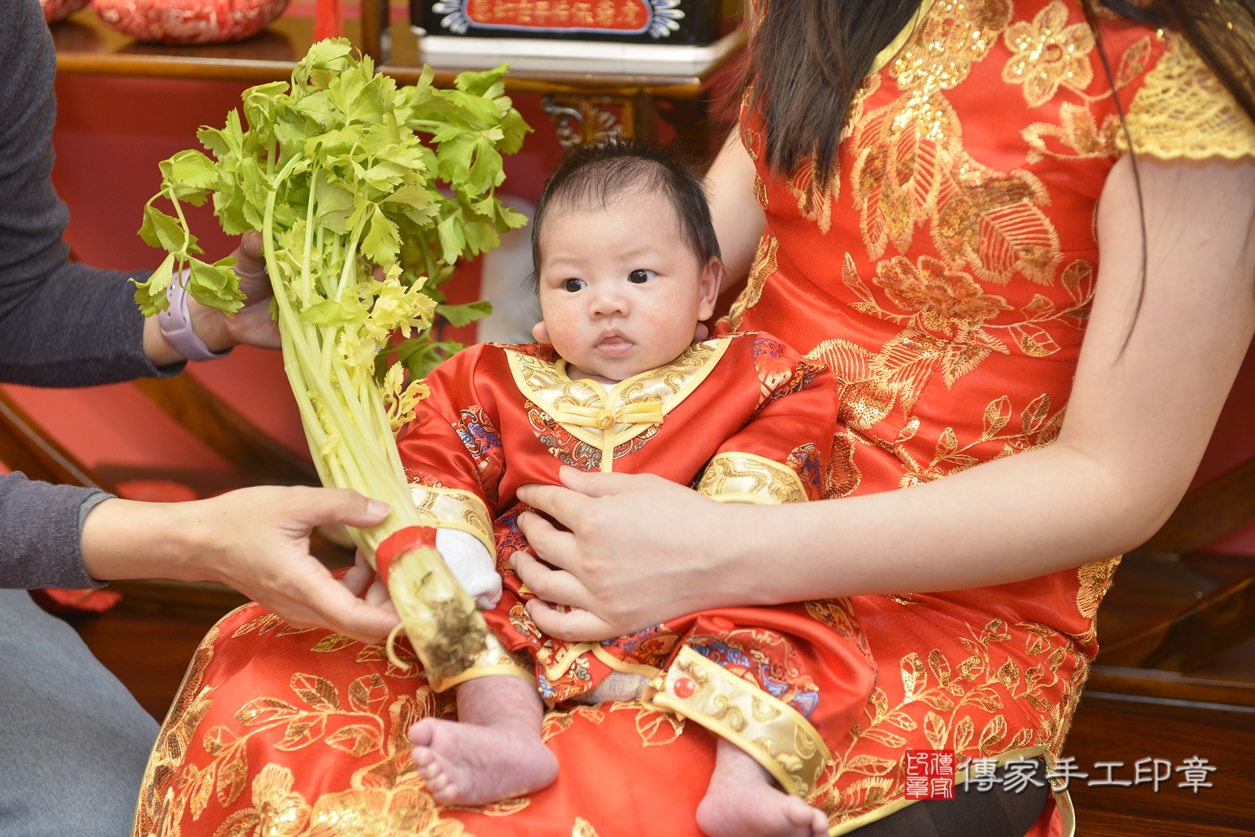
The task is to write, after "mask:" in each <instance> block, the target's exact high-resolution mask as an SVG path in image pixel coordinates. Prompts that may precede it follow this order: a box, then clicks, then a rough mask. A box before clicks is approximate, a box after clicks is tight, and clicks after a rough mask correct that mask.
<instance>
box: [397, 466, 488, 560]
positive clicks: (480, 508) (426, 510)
mask: <svg viewBox="0 0 1255 837" xmlns="http://www.w3.org/2000/svg"><path fill="white" fill-rule="evenodd" d="M410 497H411V498H413V500H414V508H415V509H417V510H418V516H419V517H420V518H421V519H422V521H423V525H425V526H435V527H436V528H438V529H460V530H461V531H463V532H469V533H470V534H472V535H474V536H475V537H476V538H478V539H479V542H480V543H482V544H483V545H484V546H485V547H487V548H488V554H489V555H491V556H492V558H493V560H494V561H496V560H497V545H496V543H495V542H494V541H493V538H492V518H491V517H490V516H489V514H488V507H487V506H486V505H484V501H483V500H481V499H479V498H478V497H476V496H475V495H474V494H471V493H470V492H469V491H459V490H458V489H456V488H432V487H431V486H429V485H417V484H414V483H411V484H410Z"/></svg>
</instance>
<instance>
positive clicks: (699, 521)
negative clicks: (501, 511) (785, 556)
mask: <svg viewBox="0 0 1255 837" xmlns="http://www.w3.org/2000/svg"><path fill="white" fill-rule="evenodd" d="M560 478H561V480H562V485H561V486H556V485H527V486H523V487H522V488H520V489H519V492H518V496H519V499H521V500H522V501H523V502H525V503H527V504H528V505H529V506H532V507H533V508H535V509H538V510H539V511H542V512H544V513H546V514H548V515H549V516H550V517H552V518H553V519H554V520H557V521H558V522H559V523H560V524H562V525H563V526H565V527H566V528H567V529H569V530H570V531H567V532H564V531H561V530H560V529H559V528H557V527H555V526H554V525H553V524H551V523H550V522H549V521H547V520H546V519H545V518H543V517H541V516H540V515H539V514H533V513H530V512H525V513H524V514H522V515H520V516H519V526H520V527H521V528H522V530H523V534H524V535H526V536H527V539H528V542H529V543H530V544H531V546H532V548H533V549H534V550H536V553H537V554H538V555H539V556H540V558H541V561H544V562H545V563H547V564H549V565H552V566H551V567H549V566H546V565H545V563H541V561H538V560H536V559H535V558H533V557H532V556H531V555H528V554H527V553H526V552H516V553H514V556H513V557H512V559H511V560H512V561H513V563H514V569H515V571H516V572H517V573H518V574H519V577H520V578H521V579H522V581H523V582H524V583H525V584H526V585H527V586H528V588H529V589H531V591H532V592H533V593H535V594H536V595H537V596H538V597H539V598H538V599H534V600H532V601H531V602H529V603H528V605H527V612H528V614H530V615H531V617H532V619H533V620H534V621H535V622H536V626H537V627H538V628H540V629H541V630H542V631H544V632H545V633H546V634H549V635H550V636H553V637H557V638H559V639H564V640H570V641H578V642H592V641H597V640H602V639H609V638H611V637H616V636H622V635H624V634H627V633H631V632H632V631H636V630H640V629H641V628H646V627H649V626H651V625H656V624H658V623H659V622H662V621H665V620H667V619H673V618H675V617H677V616H681V615H683V614H686V613H691V612H693V611H695V610H702V609H704V608H708V607H714V606H717V605H726V604H734V603H735V604H749V603H752V598H753V596H752V591H737V590H736V588H735V582H734V580H733V579H732V577H731V575H732V574H730V573H727V572H724V571H722V570H721V567H720V563H719V561H720V557H721V556H720V549H719V548H718V546H717V543H718V542H719V541H721V540H723V539H724V538H728V537H735V535H734V533H733V530H734V529H735V528H736V526H737V525H738V521H744V520H746V518H747V517H748V516H749V515H752V514H753V513H754V512H755V511H756V507H752V506H746V505H739V506H738V507H737V514H736V515H735V516H733V515H730V514H729V513H728V512H729V509H728V507H725V506H722V505H721V504H719V503H716V502H715V501H713V500H710V499H708V498H706V497H704V496H702V495H700V494H698V493H697V492H695V491H693V490H691V489H689V488H686V487H684V486H682V485H678V484H676V483H673V482H670V481H669V480H666V479H663V478H662V477H658V476H653V475H648V474H600V473H585V472H582V471H578V470H576V469H574V468H565V467H564V468H563V469H562V471H561V477H560ZM556 606H563V608H564V609H562V610H560V609H558V607H556Z"/></svg>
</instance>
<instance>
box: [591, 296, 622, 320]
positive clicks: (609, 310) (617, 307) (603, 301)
mask: <svg viewBox="0 0 1255 837" xmlns="http://www.w3.org/2000/svg"><path fill="white" fill-rule="evenodd" d="M591 307H592V313H593V314H594V315H601V316H609V315H611V314H619V315H625V314H627V312H628V301H627V296H626V295H624V294H621V293H618V292H616V291H602V292H600V293H598V294H596V295H595V296H594V297H593V302H592V306H591Z"/></svg>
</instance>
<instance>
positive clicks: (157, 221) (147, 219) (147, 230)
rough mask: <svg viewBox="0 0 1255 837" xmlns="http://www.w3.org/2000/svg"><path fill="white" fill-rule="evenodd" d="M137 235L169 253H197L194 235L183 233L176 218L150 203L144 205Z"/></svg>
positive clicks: (150, 244) (198, 249) (197, 248)
mask: <svg viewBox="0 0 1255 837" xmlns="http://www.w3.org/2000/svg"><path fill="white" fill-rule="evenodd" d="M139 236H140V238H142V239H144V241H145V242H147V243H148V244H149V246H152V247H161V248H163V249H165V250H166V251H167V252H170V253H199V252H201V249H200V248H199V247H197V246H196V236H194V235H192V234H191V233H185V232H184V230H183V226H182V225H181V224H179V220H178V219H177V218H172V217H170V216H169V215H167V214H165V213H164V212H162V211H161V210H159V209H157V208H156V207H155V206H153V205H152V204H149V205H148V206H145V207H144V223H143V224H142V225H141V226H140V228H139Z"/></svg>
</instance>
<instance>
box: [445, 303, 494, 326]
mask: <svg viewBox="0 0 1255 837" xmlns="http://www.w3.org/2000/svg"><path fill="white" fill-rule="evenodd" d="M436 313H437V314H439V315H440V316H442V317H444V318H445V319H446V320H448V321H449V325H451V326H453V327H455V328H460V327H462V326H464V325H470V324H471V323H473V322H475V321H476V320H482V319H483V318H484V317H487V316H488V315H489V314H491V313H492V303H491V302H484V301H480V302H468V303H467V304H465V305H437V306H436Z"/></svg>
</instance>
